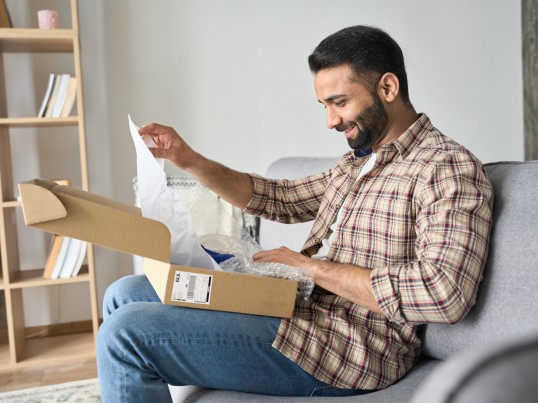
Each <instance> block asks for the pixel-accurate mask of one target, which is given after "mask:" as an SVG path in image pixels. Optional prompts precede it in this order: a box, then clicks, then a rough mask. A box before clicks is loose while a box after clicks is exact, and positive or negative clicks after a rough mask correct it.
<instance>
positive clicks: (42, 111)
mask: <svg viewBox="0 0 538 403" xmlns="http://www.w3.org/2000/svg"><path fill="white" fill-rule="evenodd" d="M55 80H56V74H50V75H49V82H48V84H47V89H46V91H45V96H44V97H43V101H42V102H41V107H40V108H39V112H38V113H37V117H38V118H44V117H45V114H46V112H47V105H48V103H49V100H50V95H51V94H52V89H53V88H54V81H55Z"/></svg>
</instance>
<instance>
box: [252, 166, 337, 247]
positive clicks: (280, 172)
mask: <svg viewBox="0 0 538 403" xmlns="http://www.w3.org/2000/svg"><path fill="white" fill-rule="evenodd" d="M337 161H338V158H336V157H287V158H280V159H278V160H276V161H274V162H273V163H272V164H271V165H269V168H267V172H266V176H267V177H268V178H273V179H282V178H284V179H299V178H304V177H306V176H308V175H311V174H315V173H318V172H323V171H324V170H326V169H329V168H332V167H333V166H334V165H335V164H336V162H337ZM312 223H313V222H312V221H309V222H307V223H300V224H282V223H278V222H272V221H269V220H265V219H263V218H262V219H261V220H260V232H259V242H260V246H261V247H262V248H263V249H274V248H278V247H279V246H282V245H286V246H287V247H288V248H290V249H292V250H295V251H297V252H298V251H300V250H301V247H302V246H303V244H304V242H305V241H306V238H307V237H308V233H309V232H310V228H311V227H312Z"/></svg>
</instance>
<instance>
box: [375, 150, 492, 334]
mask: <svg viewBox="0 0 538 403" xmlns="http://www.w3.org/2000/svg"><path fill="white" fill-rule="evenodd" d="M415 197H416V206H417V212H416V243H415V250H416V259H415V260H413V261H411V262H409V263H408V264H405V265H401V266H385V267H381V268H377V269H374V270H372V273H371V276H370V281H371V287H372V290H373V292H374V295H375V297H376V299H377V302H378V304H379V307H380V308H381V310H382V311H383V313H384V315H385V316H386V317H387V318H388V319H389V320H391V321H394V322H398V323H410V324H422V323H432V322H438V323H455V322H457V321H459V320H460V319H462V318H463V317H464V316H465V315H466V314H467V313H468V312H469V310H470V309H471V307H472V306H473V305H474V303H475V300H476V295H477V290H478V285H479V283H480V281H481V279H482V271H483V268H484V265H485V261H486V258H487V253H488V243H489V234H490V230H491V217H492V204H493V188H492V186H491V183H490V182H489V180H488V179H487V177H486V176H485V173H484V171H483V168H482V165H481V164H480V163H479V162H478V161H476V160H474V159H473V158H471V157H469V156H466V155H463V156H462V155H461V154H458V155H453V156H452V157H447V158H445V159H444V160H443V161H441V162H440V163H438V164H436V165H435V166H433V168H432V169H431V172H430V173H429V174H427V175H426V176H425V178H424V180H423V181H422V184H421V186H420V188H419V189H418V192H416V193H415Z"/></svg>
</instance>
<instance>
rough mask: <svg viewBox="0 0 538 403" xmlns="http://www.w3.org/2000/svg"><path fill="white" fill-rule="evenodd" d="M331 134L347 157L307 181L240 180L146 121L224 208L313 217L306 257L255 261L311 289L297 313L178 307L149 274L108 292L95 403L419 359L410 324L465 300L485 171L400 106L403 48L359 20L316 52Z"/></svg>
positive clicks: (163, 150) (332, 376)
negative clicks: (284, 267) (281, 315)
mask: <svg viewBox="0 0 538 403" xmlns="http://www.w3.org/2000/svg"><path fill="white" fill-rule="evenodd" d="M309 64H310V68H311V70H312V72H313V73H314V87H315V90H316V95H317V98H318V101H319V102H320V103H321V104H322V105H323V106H324V107H325V108H326V110H327V125H328V127H329V128H331V129H336V130H337V131H338V132H341V133H343V135H344V136H345V137H346V139H347V141H348V143H349V145H350V146H351V148H352V149H353V150H352V151H350V152H348V153H346V154H345V155H343V156H342V157H341V159H340V160H339V161H338V163H337V165H336V166H335V167H334V168H333V169H331V170H329V171H328V172H323V173H320V174H316V175H313V176H310V177H308V178H305V179H300V180H293V181H286V180H268V179H265V178H262V177H260V176H258V175H252V174H245V173H241V172H237V171H234V170H231V169H229V168H226V167H224V166H222V165H221V164H219V163H217V162H213V161H210V160H208V159H206V158H204V157H203V156H201V155H200V154H198V153H196V152H195V151H194V150H193V149H191V148H190V147H189V146H188V145H187V144H186V143H185V142H184V141H183V139H182V138H181V137H180V136H179V135H178V134H177V133H176V132H175V131H174V130H173V129H172V128H170V127H166V126H162V125H159V124H150V125H147V126H144V127H142V128H141V129H140V134H141V135H144V134H147V135H150V136H151V137H152V138H153V140H154V141H155V143H156V144H157V147H156V148H154V149H152V152H153V154H154V155H155V156H156V157H160V158H166V159H168V160H170V161H171V162H172V163H174V164H175V165H177V166H178V167H180V168H183V169H185V170H187V171H189V172H190V173H192V174H193V175H194V176H195V177H197V178H198V179H199V180H200V181H201V182H202V183H203V184H205V185H206V186H208V187H209V188H211V189H213V190H214V191H215V192H216V193H218V194H219V195H221V196H222V197H223V198H224V199H226V200H228V201H229V202H230V203H232V204H234V205H236V206H239V207H241V208H243V209H245V210H246V211H248V212H249V213H253V214H259V215H263V216H265V217H267V218H270V219H278V220H281V221H286V222H299V221H307V220H312V219H315V221H314V225H313V228H312V231H311V233H310V236H309V238H308V239H307V240H306V243H305V245H304V248H303V250H302V252H301V253H296V252H293V251H291V250H289V249H287V248H285V247H281V248H278V249H275V250H269V251H263V252H259V253H257V254H256V255H254V260H256V261H260V262H267V261H271V262H280V263H285V264H288V265H292V266H296V267H301V268H304V269H307V270H309V271H311V273H312V274H313V277H314V281H315V284H316V288H315V290H314V292H313V294H312V296H311V298H309V299H308V300H298V301H297V303H296V307H295V311H294V314H293V317H292V318H291V319H284V320H279V319H276V318H267V317H257V316H250V315H241V314H233V313H224V312H208V311H204V310H192V309H182V308H179V307H173V306H165V305H162V304H161V303H160V302H158V301H159V300H158V298H157V296H156V295H155V293H154V292H153V290H152V288H151V286H150V285H149V283H148V281H147V280H146V279H145V278H144V277H143V276H131V277H126V278H124V279H121V280H119V281H118V282H116V283H115V284H113V285H112V286H111V287H110V288H109V290H108V291H107V295H106V297H105V304H104V305H105V306H104V310H105V320H104V323H103V326H102V327H101V330H100V332H99V340H98V364H99V378H100V382H101V389H102V392H103V401H104V402H107V401H121V400H124V401H130V402H133V401H149V400H151V401H166V400H167V399H169V397H168V390H167V387H166V383H169V384H173V385H199V386H204V387H208V388H216V389H230V390H241V391H246V392H253V393H262V394H274V395H289V396H291V395H293V396H345V395H354V394H359V393H365V392H367V391H371V390H376V389H381V388H384V387H386V386H388V385H390V384H392V383H394V382H395V381H397V380H398V379H400V378H401V377H402V376H404V375H405V374H406V372H407V371H409V369H410V368H411V367H412V366H413V365H414V363H415V362H416V360H417V358H418V357H419V355H420V348H421V341H420V339H419V336H418V329H419V325H420V324H423V323H427V322H442V323H453V322H456V321H458V320H460V319H461V318H463V317H464V316H465V315H466V314H467V312H468V311H469V309H470V308H471V306H472V305H473V304H474V301H475V298H476V293H477V287H478V284H479V281H480V279H481V275H482V269H483V266H484V263H485V259H486V255H487V249H488V240H489V232H490V228H491V203H492V187H491V184H490V183H489V181H488V180H487V178H486V177H485V175H484V172H483V169H482V165H481V163H480V162H479V161H478V160H477V159H476V158H475V157H474V156H473V155H472V154H471V153H469V152H468V151H467V150H465V149H464V148H463V147H462V146H460V145H458V144H457V143H455V142H454V141H453V140H451V139H449V138H447V137H445V136H444V135H442V134H441V133H440V132H439V131H438V130H437V129H435V128H434V127H433V126H432V124H431V123H430V120H429V119H428V117H427V116H426V115H425V114H417V113H416V112H415V110H414V108H413V106H412V104H411V102H410V100H409V94H408V88H407V78H406V72H405V67H404V60H403V55H402V52H401V49H400V47H399V46H398V45H397V44H396V42H394V40H393V39H392V38H390V37H389V36H388V35H387V34H386V33H384V32H383V31H381V30H379V29H376V28H372V27H367V26H355V27H350V28H346V29H343V30H341V31H339V32H337V33H335V34H333V35H331V36H329V37H327V38H326V39H325V40H323V41H322V42H321V43H320V44H319V45H318V47H317V48H316V49H315V51H314V52H313V53H312V55H310V57H309Z"/></svg>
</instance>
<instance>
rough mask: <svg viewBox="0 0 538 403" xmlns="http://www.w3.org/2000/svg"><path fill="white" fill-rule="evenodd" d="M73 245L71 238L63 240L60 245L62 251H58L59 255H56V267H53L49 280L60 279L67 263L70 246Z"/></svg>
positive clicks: (65, 237)
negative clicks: (66, 258)
mask: <svg viewBox="0 0 538 403" xmlns="http://www.w3.org/2000/svg"><path fill="white" fill-rule="evenodd" d="M70 243H71V238H69V237H67V236H64V237H63V239H62V243H61V245H60V250H59V251H58V254H57V255H56V259H55V262H54V266H53V267H52V273H51V274H50V277H48V278H52V279H55V278H59V277H60V273H61V272H62V267H63V265H64V262H65V257H66V256H67V250H68V249H69V244H70Z"/></svg>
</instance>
